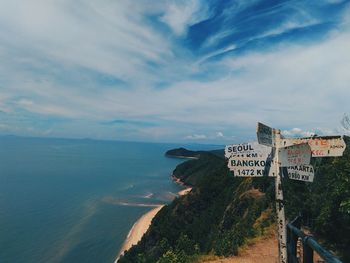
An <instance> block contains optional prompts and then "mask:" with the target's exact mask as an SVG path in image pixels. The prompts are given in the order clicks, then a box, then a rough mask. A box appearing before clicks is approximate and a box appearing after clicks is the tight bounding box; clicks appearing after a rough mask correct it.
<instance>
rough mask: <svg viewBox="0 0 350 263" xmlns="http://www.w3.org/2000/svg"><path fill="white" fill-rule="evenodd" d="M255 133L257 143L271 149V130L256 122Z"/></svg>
mask: <svg viewBox="0 0 350 263" xmlns="http://www.w3.org/2000/svg"><path fill="white" fill-rule="evenodd" d="M256 133H257V136H258V143H259V144H262V145H266V146H270V147H272V143H273V139H272V137H273V130H272V128H271V127H269V126H266V125H265V124H262V123H260V122H258V127H257V131H256Z"/></svg>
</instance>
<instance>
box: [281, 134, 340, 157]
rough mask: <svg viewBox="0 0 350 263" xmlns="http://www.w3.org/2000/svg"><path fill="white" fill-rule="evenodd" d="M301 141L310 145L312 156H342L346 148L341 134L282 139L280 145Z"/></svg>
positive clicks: (299, 142) (284, 145)
mask: <svg viewBox="0 0 350 263" xmlns="http://www.w3.org/2000/svg"><path fill="white" fill-rule="evenodd" d="M301 143H308V144H309V145H310V147H311V153H312V157H330V156H342V155H343V152H344V150H345V148H346V144H345V141H344V139H343V138H342V137H341V136H322V137H310V138H289V139H282V140H281V147H286V146H291V145H295V144H301Z"/></svg>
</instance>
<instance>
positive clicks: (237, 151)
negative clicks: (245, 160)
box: [225, 142, 271, 159]
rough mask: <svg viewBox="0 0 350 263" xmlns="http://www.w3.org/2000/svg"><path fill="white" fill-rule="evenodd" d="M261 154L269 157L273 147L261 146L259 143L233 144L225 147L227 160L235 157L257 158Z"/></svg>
mask: <svg viewBox="0 0 350 263" xmlns="http://www.w3.org/2000/svg"><path fill="white" fill-rule="evenodd" d="M259 153H260V154H264V156H265V155H266V156H268V155H269V154H271V147H267V146H264V145H261V144H259V143H258V142H248V143H241V144H232V145H226V147H225V157H226V158H227V159H228V158H231V157H233V156H246V157H251V156H257V154H259Z"/></svg>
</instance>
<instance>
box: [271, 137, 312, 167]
mask: <svg viewBox="0 0 350 263" xmlns="http://www.w3.org/2000/svg"><path fill="white" fill-rule="evenodd" d="M278 153H279V161H280V163H281V165H280V166H281V167H288V166H295V165H302V164H310V160H311V149H310V146H309V144H307V143H302V144H296V145H292V146H288V147H284V148H280V149H279V150H278Z"/></svg>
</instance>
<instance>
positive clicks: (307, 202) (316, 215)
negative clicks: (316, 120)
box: [119, 138, 350, 263]
mask: <svg viewBox="0 0 350 263" xmlns="http://www.w3.org/2000/svg"><path fill="white" fill-rule="evenodd" d="M346 141H347V143H349V139H348V138H347V139H346ZM312 162H313V164H314V166H315V171H316V175H315V181H314V183H305V182H299V181H293V180H289V179H287V178H284V179H283V186H284V189H285V200H286V215H287V219H289V220H291V219H293V218H294V217H295V216H296V215H298V214H299V213H301V215H302V217H303V222H304V225H306V226H309V227H310V228H311V229H312V231H313V232H314V234H315V235H316V238H317V239H318V240H320V241H321V242H322V243H324V245H325V246H326V247H328V248H330V249H332V250H333V251H335V252H336V253H337V254H338V255H340V256H341V257H342V259H343V260H344V262H349V259H350V252H349V251H348V249H347V248H348V247H350V147H347V149H346V151H345V153H344V156H343V157H341V158H340V157H338V158H322V159H320V158H318V159H313V160H312ZM173 174H174V175H175V176H176V177H178V178H180V179H181V180H182V181H183V182H184V183H186V184H188V185H192V186H193V190H192V191H191V192H190V194H188V195H187V196H183V197H179V198H176V199H175V200H174V201H173V202H172V203H171V204H169V205H167V206H165V207H164V208H163V209H162V210H161V211H160V212H159V213H158V215H157V216H156V217H155V218H154V220H153V222H152V225H151V227H150V229H149V230H148V232H147V233H146V234H145V235H144V237H143V238H142V240H141V241H140V242H139V243H138V245H137V246H134V247H133V248H132V249H130V250H129V251H128V252H127V253H126V254H125V256H124V257H122V258H121V259H120V260H119V262H121V263H125V262H133V263H136V262H158V263H164V262H192V261H193V260H194V259H195V258H196V257H197V256H196V255H203V254H215V255H219V256H229V255H236V254H237V251H238V248H239V247H240V246H241V245H243V244H244V243H245V242H246V240H247V239H249V238H251V237H254V236H259V235H261V234H263V233H264V232H265V229H266V228H267V227H268V226H269V225H271V224H273V223H274V214H275V213H274V183H273V180H272V179H271V178H237V177H236V178H234V177H232V176H231V174H230V172H229V171H228V169H227V167H226V163H225V160H224V159H223V158H221V157H219V155H216V154H213V153H210V152H206V153H204V152H203V153H201V154H200V157H199V159H194V160H189V161H186V162H184V163H182V164H180V165H178V166H177V167H176V169H175V170H174V172H173Z"/></svg>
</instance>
